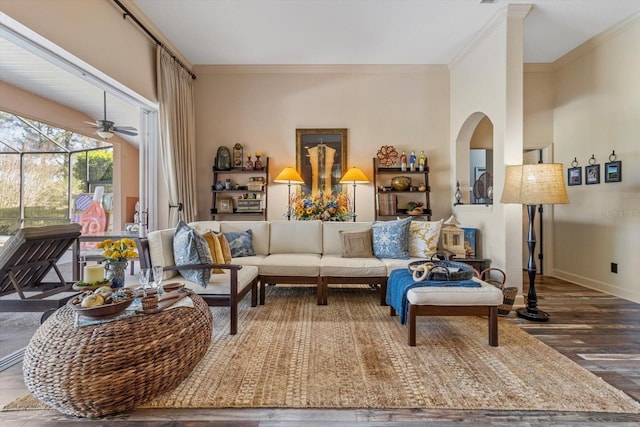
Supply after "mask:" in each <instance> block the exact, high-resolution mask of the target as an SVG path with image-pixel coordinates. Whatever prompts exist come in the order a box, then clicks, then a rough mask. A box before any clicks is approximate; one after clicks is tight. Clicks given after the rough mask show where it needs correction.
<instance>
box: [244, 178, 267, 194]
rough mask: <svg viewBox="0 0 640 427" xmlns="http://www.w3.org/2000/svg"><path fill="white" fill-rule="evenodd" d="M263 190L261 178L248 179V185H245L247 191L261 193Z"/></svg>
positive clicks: (262, 179)
mask: <svg viewBox="0 0 640 427" xmlns="http://www.w3.org/2000/svg"><path fill="white" fill-rule="evenodd" d="M263 188H264V177H263V176H252V177H251V178H249V183H248V184H247V190H249V191H262V190H263Z"/></svg>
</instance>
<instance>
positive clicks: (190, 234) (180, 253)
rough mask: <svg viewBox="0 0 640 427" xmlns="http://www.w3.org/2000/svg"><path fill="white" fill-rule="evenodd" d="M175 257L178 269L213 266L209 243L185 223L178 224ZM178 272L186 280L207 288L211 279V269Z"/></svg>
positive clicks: (174, 245)
mask: <svg viewBox="0 0 640 427" xmlns="http://www.w3.org/2000/svg"><path fill="white" fill-rule="evenodd" d="M173 257H174V259H175V261H176V263H175V265H177V266H178V267H179V266H181V265H190V264H211V253H210V252H209V245H207V241H206V240H205V238H204V237H202V236H201V235H200V234H198V232H197V231H195V230H194V229H193V228H191V227H189V226H188V225H187V224H186V223H185V222H183V221H179V222H178V226H177V227H176V232H175V235H174V236H173ZM178 271H180V274H181V275H182V277H184V278H185V279H187V280H190V281H192V282H196V283H199V284H201V285H202V286H203V287H205V288H206V287H207V284H208V283H209V278H210V277H211V270H209V269H200V270H197V269H193V270H192V269H179V270H178Z"/></svg>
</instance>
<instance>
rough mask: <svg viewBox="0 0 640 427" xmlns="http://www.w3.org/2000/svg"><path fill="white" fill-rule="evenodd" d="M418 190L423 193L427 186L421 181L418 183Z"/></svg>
mask: <svg viewBox="0 0 640 427" xmlns="http://www.w3.org/2000/svg"><path fill="white" fill-rule="evenodd" d="M418 191H420V192H421V193H424V192H425V191H427V186H426V185H425V183H424V182H421V183H420V184H418Z"/></svg>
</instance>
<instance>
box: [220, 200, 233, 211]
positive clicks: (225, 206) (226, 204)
mask: <svg viewBox="0 0 640 427" xmlns="http://www.w3.org/2000/svg"><path fill="white" fill-rule="evenodd" d="M217 208H218V213H221V214H222V213H233V200H232V199H229V198H223V199H220V200H218V206H217Z"/></svg>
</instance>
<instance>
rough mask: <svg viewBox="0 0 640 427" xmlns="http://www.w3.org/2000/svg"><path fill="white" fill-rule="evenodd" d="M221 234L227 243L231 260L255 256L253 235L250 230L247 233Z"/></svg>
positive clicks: (232, 232)
mask: <svg viewBox="0 0 640 427" xmlns="http://www.w3.org/2000/svg"><path fill="white" fill-rule="evenodd" d="M222 234H224V237H226V238H227V241H228V242H229V249H231V257H232V258H239V257H243V256H254V255H255V254H256V253H255V252H254V250H253V233H252V232H251V229H249V230H247V231H228V232H226V233H222Z"/></svg>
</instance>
